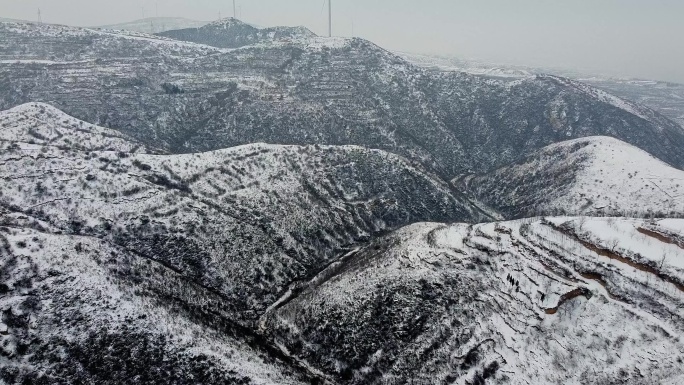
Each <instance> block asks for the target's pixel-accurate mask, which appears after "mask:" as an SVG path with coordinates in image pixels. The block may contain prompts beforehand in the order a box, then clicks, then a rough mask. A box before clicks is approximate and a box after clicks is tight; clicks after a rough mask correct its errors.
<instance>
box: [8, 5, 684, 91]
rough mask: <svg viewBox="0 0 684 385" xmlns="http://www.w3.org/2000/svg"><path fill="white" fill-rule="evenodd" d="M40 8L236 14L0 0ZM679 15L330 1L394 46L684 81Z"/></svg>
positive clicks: (277, 11) (243, 13)
mask: <svg viewBox="0 0 684 385" xmlns="http://www.w3.org/2000/svg"><path fill="white" fill-rule="evenodd" d="M236 3H237V7H238V15H237V16H238V18H240V19H242V20H244V21H246V22H249V23H253V24H256V25H261V26H273V25H304V26H306V27H308V28H310V29H311V30H313V31H314V32H316V33H318V34H321V35H326V34H327V9H326V8H325V7H324V1H323V0H290V1H285V0H251V1H245V0H237V1H236ZM38 8H40V9H41V14H42V18H43V21H44V22H46V23H57V24H67V25H76V26H97V25H107V24H118V23H123V22H129V21H133V20H137V19H141V18H143V17H155V16H159V17H184V18H188V19H194V20H206V21H211V20H215V19H217V18H218V17H219V14H220V15H221V16H222V17H229V16H233V3H232V1H230V0H195V1H190V0H168V1H154V0H119V1H117V2H115V3H112V2H110V1H104V0H22V1H21V2H17V1H15V0H0V17H3V18H12V19H24V20H32V21H35V20H37V18H38ZM74 10H78V12H74ZM681 15H684V2H682V1H679V0H653V1H648V2H646V1H642V0H602V1H601V2H596V1H592V0H575V1H572V2H561V1H542V0H516V1H515V2H513V1H506V0H479V1H472V0H460V1H458V0H457V1H454V0H428V1H423V2H420V3H417V2H413V1H412V2H409V1H406V0H393V1H390V0H373V1H361V0H346V1H342V0H333V18H334V20H333V34H334V35H335V36H352V34H353V35H354V36H359V37H363V38H366V39H368V40H371V41H373V42H374V43H376V44H378V45H380V46H382V47H384V48H387V49H390V50H394V51H403V52H411V53H418V54H429V55H443V56H455V57H460V58H464V59H471V60H480V61H486V62H491V63H501V64H510V65H519V66H530V67H547V68H559V69H560V68H562V69H567V70H575V71H580V72H585V73H596V74H605V75H611V76H620V77H631V78H642V79H652V80H662V81H670V82H678V83H684V70H682V67H683V64H684V43H682V42H681V36H684V23H682V22H681V20H680V19H681ZM352 31H353V32H352Z"/></svg>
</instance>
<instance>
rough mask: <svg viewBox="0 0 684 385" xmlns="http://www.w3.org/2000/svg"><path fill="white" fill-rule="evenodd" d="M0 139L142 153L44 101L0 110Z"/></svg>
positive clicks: (123, 137) (134, 144) (116, 133)
mask: <svg viewBox="0 0 684 385" xmlns="http://www.w3.org/2000/svg"><path fill="white" fill-rule="evenodd" d="M0 140H2V141H6V142H23V143H28V144H38V145H44V146H47V145H50V146H56V147H61V148H73V149H77V150H91V151H103V150H106V151H123V152H138V151H142V152H146V150H145V148H144V146H143V145H142V144H140V143H137V142H136V141H135V140H134V139H132V138H130V137H128V136H126V135H124V134H122V133H121V132H119V131H115V130H111V129H108V128H103V127H98V126H95V125H92V124H90V123H87V122H84V121H82V120H78V119H75V118H73V117H71V116H69V115H67V114H65V113H63V112H62V111H60V110H58V109H56V108H54V107H52V106H50V105H48V104H44V103H28V104H24V105H21V106H18V107H15V108H12V109H10V110H8V111H4V112H0Z"/></svg>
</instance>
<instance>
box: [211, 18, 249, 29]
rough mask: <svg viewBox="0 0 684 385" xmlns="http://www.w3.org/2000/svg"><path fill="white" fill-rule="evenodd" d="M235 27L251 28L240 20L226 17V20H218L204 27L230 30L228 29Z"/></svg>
mask: <svg viewBox="0 0 684 385" xmlns="http://www.w3.org/2000/svg"><path fill="white" fill-rule="evenodd" d="M236 26H240V27H241V26H250V27H252V26H251V25H249V24H247V23H245V22H243V21H242V20H239V19H236V18H234V17H226V18H223V19H219V20H216V21H213V22H211V23H209V24H207V25H205V27H223V28H230V27H236ZM252 28H254V27H252Z"/></svg>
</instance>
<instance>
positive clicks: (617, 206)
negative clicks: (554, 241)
mask: <svg viewBox="0 0 684 385" xmlns="http://www.w3.org/2000/svg"><path fill="white" fill-rule="evenodd" d="M456 185H457V186H459V187H460V188H467V189H468V191H469V192H470V193H472V194H473V195H474V196H476V197H478V198H479V199H480V200H482V201H484V202H487V203H488V204H490V205H491V206H492V207H495V208H496V209H498V210H500V211H501V212H502V213H504V214H505V215H507V216H508V217H510V218H522V217H529V216H534V215H538V214H541V215H548V214H552V213H556V214H570V215H579V214H586V215H605V214H608V215H626V216H637V217H641V216H670V217H671V216H678V217H681V216H682V215H684V171H681V170H678V169H675V168H672V167H670V166H669V165H667V164H665V163H663V162H662V161H660V160H658V159H655V158H653V157H652V156H651V155H649V154H648V153H646V152H644V151H642V150H640V149H638V148H636V147H634V146H631V145H629V144H626V143H624V142H621V141H619V140H617V139H613V138H609V137H590V138H583V139H575V140H571V141H566V142H562V143H558V144H554V145H551V146H548V147H545V148H543V149H541V150H539V151H537V152H534V153H532V154H530V155H529V156H527V157H526V158H524V159H523V160H521V161H519V162H517V163H515V164H512V165H510V166H506V167H503V168H501V169H498V170H496V171H494V172H492V173H489V174H485V175H482V176H475V175H469V176H465V177H462V178H460V179H457V180H456Z"/></svg>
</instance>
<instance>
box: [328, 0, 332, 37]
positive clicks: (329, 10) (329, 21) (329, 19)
mask: <svg viewBox="0 0 684 385" xmlns="http://www.w3.org/2000/svg"><path fill="white" fill-rule="evenodd" d="M328 37H332V0H328Z"/></svg>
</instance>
